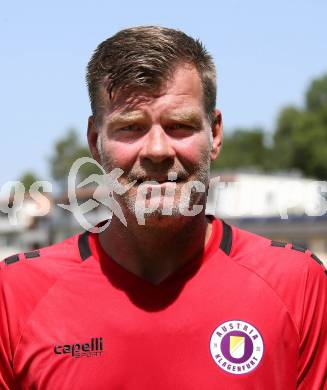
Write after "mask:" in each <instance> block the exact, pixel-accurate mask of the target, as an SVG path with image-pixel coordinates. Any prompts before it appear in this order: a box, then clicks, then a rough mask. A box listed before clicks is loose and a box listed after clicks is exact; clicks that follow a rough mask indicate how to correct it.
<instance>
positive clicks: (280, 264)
mask: <svg viewBox="0 0 327 390" xmlns="http://www.w3.org/2000/svg"><path fill="white" fill-rule="evenodd" d="M231 236H232V239H231V243H232V244H231V249H230V258H231V259H232V260H233V261H234V262H235V263H237V265H238V266H240V267H242V268H243V269H245V270H246V271H248V272H250V273H252V274H254V275H256V277H258V278H260V279H261V280H263V281H264V283H265V285H266V286H267V288H268V289H270V290H271V293H272V294H275V295H276V296H277V297H278V299H279V300H280V301H281V302H282V303H283V304H284V305H285V306H286V307H287V309H288V311H289V313H290V315H291V317H292V319H293V321H294V323H295V325H296V327H297V328H298V330H299V332H300V329H301V327H302V322H303V317H304V315H305V313H304V311H305V310H306V305H313V304H315V303H316V302H318V301H319V302H320V301H321V300H322V299H323V297H324V296H325V295H326V286H327V284H326V281H327V278H326V269H325V267H324V265H323V263H322V261H321V260H320V259H319V258H318V257H317V256H316V255H315V254H314V253H312V252H311V251H310V250H309V249H306V248H303V247H301V246H298V245H294V244H291V243H286V242H280V241H272V240H269V239H267V238H265V237H261V236H259V235H256V234H253V233H250V232H247V231H244V230H242V229H239V228H237V227H235V226H232V227H231ZM258 293H260V292H258ZM322 310H324V309H323V305H322Z"/></svg>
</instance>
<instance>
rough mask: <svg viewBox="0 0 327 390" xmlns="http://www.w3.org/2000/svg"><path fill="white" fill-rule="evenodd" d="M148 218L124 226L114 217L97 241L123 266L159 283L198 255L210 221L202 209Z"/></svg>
mask: <svg viewBox="0 0 327 390" xmlns="http://www.w3.org/2000/svg"><path fill="white" fill-rule="evenodd" d="M151 218H152V219H153V223H151V220H150V221H148V220H146V223H145V225H144V226H142V225H138V224H137V223H136V221H129V222H128V228H126V227H125V226H124V225H123V224H122V223H121V222H120V221H119V220H117V218H115V217H113V220H112V222H111V224H110V226H109V228H108V229H107V230H105V231H104V232H102V233H101V234H100V243H101V246H102V247H103V249H104V250H105V251H106V253H107V254H108V255H109V256H110V257H111V258H112V259H113V260H114V261H116V262H117V263H118V264H120V265H121V266H122V267H124V268H125V269H127V270H128V271H130V272H132V273H134V274H136V275H137V276H139V277H141V278H143V279H145V280H147V281H148V282H150V283H153V284H158V283H160V282H161V281H162V280H163V279H165V278H166V277H167V276H169V275H170V274H171V273H173V272H174V271H175V270H177V269H178V268H180V267H181V266H182V265H184V264H186V263H187V262H189V261H191V260H193V259H194V258H197V257H199V256H201V253H202V252H203V250H204V247H205V244H206V242H207V241H208V239H209V237H210V234H211V224H210V223H208V220H207V218H206V216H205V215H204V213H201V214H199V215H197V216H195V217H184V216H177V217H176V216H174V217H171V216H170V217H163V216H155V217H151ZM151 218H150V219H151ZM148 222H149V223H148Z"/></svg>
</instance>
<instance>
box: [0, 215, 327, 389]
mask: <svg viewBox="0 0 327 390" xmlns="http://www.w3.org/2000/svg"><path fill="white" fill-rule="evenodd" d="M0 276H1V301H0V315H1V318H0V388H1V389H50V390H52V389H61V390H66V389H67V390H73V389H78V390H83V389H87V390H90V389H97V390H101V389H106V390H107V389H142V390H144V389H151V390H152V389H156V390H161V389H162V390H169V389H179V390H180V389H183V390H184V389H192V390H193V389H196V390H199V389H206V390H210V389H228V390H234V389H242V390H245V389H249V390H250V389H251V390H255V389H260V390H262V389H269V390H274V389H276V390H291V389H307V390H323V389H326V364H327V347H326V346H327V317H326V315H327V312H326V307H327V300H326V299H327V294H326V292H327V290H326V276H325V273H324V268H323V266H322V265H321V264H319V263H318V259H317V258H316V257H315V256H314V255H312V254H311V252H309V251H308V250H304V249H302V248H300V247H298V246H292V245H290V244H287V245H286V244H285V245H284V244H282V243H278V242H271V241H270V240H268V239H265V238H262V237H259V236H256V235H253V234H251V233H248V232H245V231H242V230H240V229H237V228H235V227H232V228H231V227H229V226H228V225H227V224H225V223H222V222H221V221H219V220H214V221H213V230H212V235H211V238H210V240H209V242H208V244H207V246H206V248H205V250H204V253H203V256H202V257H201V258H199V259H197V260H196V261H194V262H192V263H188V264H187V265H185V266H184V267H182V268H181V269H179V270H178V271H177V272H175V273H174V274H173V275H171V276H170V277H168V278H167V279H165V280H164V281H163V282H161V283H160V284H159V285H152V284H150V283H148V282H146V281H144V280H142V279H141V278H139V277H137V276H135V275H134V274H132V273H130V272H128V271H127V270H125V269H124V268H122V267H121V266H119V265H118V264H117V263H115V262H114V261H113V260H112V259H110V258H109V257H108V256H107V255H106V254H105V253H104V252H103V250H102V249H101V247H100V245H99V242H98V237H97V235H96V234H94V233H84V234H81V235H76V236H73V237H71V238H69V239H67V240H65V241H63V242H61V243H59V244H55V245H53V246H50V247H47V248H43V249H41V250H40V251H34V252H29V253H25V254H23V253H22V254H20V255H16V256H11V257H10V258H7V259H6V260H5V261H3V262H2V263H1V271H0Z"/></svg>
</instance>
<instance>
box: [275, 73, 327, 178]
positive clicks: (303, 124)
mask: <svg viewBox="0 0 327 390" xmlns="http://www.w3.org/2000/svg"><path fill="white" fill-rule="evenodd" d="M274 150H275V153H276V155H278V160H277V163H278V167H279V168H281V169H290V168H297V169H299V170H301V171H302V173H303V174H304V175H306V176H311V177H316V178H319V179H326V178H327V76H324V77H322V78H320V79H317V80H314V81H313V82H312V83H311V85H310V87H309V89H308V91H307V92H306V105H305V108H304V109H297V108H295V107H287V108H284V109H283V110H282V111H281V113H280V115H279V118H278V121H277V126H276V132H275V136H274Z"/></svg>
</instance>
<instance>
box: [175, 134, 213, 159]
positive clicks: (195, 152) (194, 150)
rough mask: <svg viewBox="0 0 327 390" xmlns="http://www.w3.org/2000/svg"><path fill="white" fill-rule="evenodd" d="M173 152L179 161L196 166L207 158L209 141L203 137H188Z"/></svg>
mask: <svg viewBox="0 0 327 390" xmlns="http://www.w3.org/2000/svg"><path fill="white" fill-rule="evenodd" d="M175 150H176V153H177V155H178V156H179V158H180V159H183V160H185V161H188V162H189V163H191V164H194V165H197V164H199V162H201V161H203V160H206V159H207V158H209V157H208V156H209V153H210V145H209V140H208V139H207V138H205V137H203V136H198V137H189V138H187V139H184V140H183V141H182V142H179V143H178V145H176V149H175Z"/></svg>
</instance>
